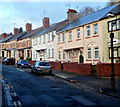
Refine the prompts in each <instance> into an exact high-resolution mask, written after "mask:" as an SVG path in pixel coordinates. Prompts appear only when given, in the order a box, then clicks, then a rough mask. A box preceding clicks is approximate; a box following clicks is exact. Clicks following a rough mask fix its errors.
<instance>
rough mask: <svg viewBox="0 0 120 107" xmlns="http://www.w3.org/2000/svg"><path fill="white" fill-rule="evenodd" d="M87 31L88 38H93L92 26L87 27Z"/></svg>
mask: <svg viewBox="0 0 120 107" xmlns="http://www.w3.org/2000/svg"><path fill="white" fill-rule="evenodd" d="M86 29H87V37H90V36H91V30H90V26H86Z"/></svg>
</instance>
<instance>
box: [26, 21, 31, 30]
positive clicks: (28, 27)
mask: <svg viewBox="0 0 120 107" xmlns="http://www.w3.org/2000/svg"><path fill="white" fill-rule="evenodd" d="M31 30H32V24H30V23H27V24H26V31H27V32H29V31H31Z"/></svg>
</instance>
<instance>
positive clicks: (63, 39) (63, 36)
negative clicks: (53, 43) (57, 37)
mask: <svg viewBox="0 0 120 107" xmlns="http://www.w3.org/2000/svg"><path fill="white" fill-rule="evenodd" d="M62 41H63V42H65V34H64V33H63V34H62Z"/></svg>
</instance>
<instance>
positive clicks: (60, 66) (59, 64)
mask: <svg viewBox="0 0 120 107" xmlns="http://www.w3.org/2000/svg"><path fill="white" fill-rule="evenodd" d="M61 68H62V64H61V62H55V69H59V70H60V69H61Z"/></svg>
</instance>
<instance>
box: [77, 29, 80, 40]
mask: <svg viewBox="0 0 120 107" xmlns="http://www.w3.org/2000/svg"><path fill="white" fill-rule="evenodd" d="M79 38H80V29H77V39H79Z"/></svg>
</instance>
